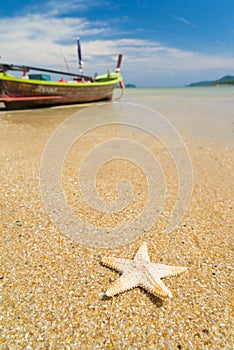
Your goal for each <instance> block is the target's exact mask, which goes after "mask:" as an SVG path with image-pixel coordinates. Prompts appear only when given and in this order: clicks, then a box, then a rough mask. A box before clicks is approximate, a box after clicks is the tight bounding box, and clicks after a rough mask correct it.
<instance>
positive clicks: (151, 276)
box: [102, 242, 187, 299]
mask: <svg viewBox="0 0 234 350" xmlns="http://www.w3.org/2000/svg"><path fill="white" fill-rule="evenodd" d="M102 264H104V265H106V266H108V267H110V268H112V269H115V270H117V271H119V272H121V273H122V276H121V277H120V278H119V279H117V280H116V281H115V282H113V283H112V284H111V286H110V287H109V288H108V289H107V291H106V295H107V296H110V297H112V296H114V295H116V294H119V293H122V292H125V291H127V290H129V289H132V288H135V287H138V286H139V287H142V288H144V289H146V290H147V291H148V292H150V293H152V294H154V295H155V296H157V297H159V298H161V299H166V298H172V294H171V292H170V291H169V289H168V288H167V287H166V286H165V284H164V283H163V282H162V281H161V278H164V277H169V276H177V275H180V274H181V273H183V272H185V271H186V270H187V268H186V267H180V266H169V265H163V264H154V263H152V262H150V259H149V255H148V249H147V243H145V242H144V243H143V244H142V245H141V246H140V248H139V249H138V251H137V253H136V255H135V257H134V259H133V260H129V259H119V258H111V257H104V258H102Z"/></svg>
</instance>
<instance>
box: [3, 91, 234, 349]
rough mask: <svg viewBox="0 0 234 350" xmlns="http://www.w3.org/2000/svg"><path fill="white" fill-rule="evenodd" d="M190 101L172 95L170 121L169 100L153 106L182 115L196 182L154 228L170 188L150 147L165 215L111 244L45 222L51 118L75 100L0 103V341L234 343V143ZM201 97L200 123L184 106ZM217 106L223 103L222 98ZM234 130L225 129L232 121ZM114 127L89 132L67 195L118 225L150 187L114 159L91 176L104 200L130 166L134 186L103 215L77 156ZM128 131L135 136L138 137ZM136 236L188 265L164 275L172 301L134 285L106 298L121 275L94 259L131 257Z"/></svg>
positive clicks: (19, 344) (55, 121) (158, 258)
mask: <svg viewBox="0 0 234 350" xmlns="http://www.w3.org/2000/svg"><path fill="white" fill-rule="evenodd" d="M130 94H131V93H130ZM125 99H127V97H125ZM130 99H131V96H130ZM186 103H187V101H185V102H184V103H183V102H182V100H180V103H179V104H178V101H177V108H176V111H177V116H180V117H178V118H177V119H173V118H174V114H172V111H173V110H175V106H174V105H173V106H172V105H168V104H166V105H165V106H163V104H161V105H160V103H158V109H160V112H161V113H165V114H167V116H169V117H170V116H171V121H172V122H174V123H175V125H176V123H178V124H177V126H178V129H179V130H180V132H181V134H182V136H183V138H184V140H185V142H186V145H187V147H188V150H189V154H190V157H191V160H192V164H193V171H194V189H193V195H192V199H191V203H190V205H189V207H188V210H187V212H186V215H185V217H184V218H183V220H182V221H181V223H180V224H179V226H178V228H177V229H175V230H173V232H172V233H165V232H162V231H163V229H164V228H165V224H166V222H167V220H168V216H169V213H170V212H171V210H172V207H173V204H174V202H175V198H176V190H177V187H176V186H175V184H174V182H175V177H174V172H175V169H174V168H173V165H172V163H171V161H170V160H169V159H168V158H167V157H166V156H165V157H164V156H163V151H162V152H161V149H160V146H159V145H157V144H154V146H153V147H152V151H155V152H156V153H157V152H158V150H160V151H159V152H158V153H159V157H160V155H161V162H162V163H163V162H164V164H163V166H164V169H167V170H169V172H168V171H167V175H166V180H167V183H168V196H167V200H166V203H165V208H164V209H163V213H162V215H161V216H160V219H159V220H158V222H157V223H156V224H155V226H154V227H153V228H152V229H150V230H148V231H147V232H146V233H145V234H144V235H142V236H140V237H139V238H138V239H136V240H135V241H134V242H131V243H129V244H126V245H124V246H121V247H116V248H113V249H108V250H105V249H95V248H92V247H88V246H85V245H81V244H79V242H75V241H72V240H70V239H68V238H67V237H66V236H64V235H63V234H62V233H61V232H60V231H59V230H58V228H57V227H56V226H55V225H53V224H52V222H51V221H50V218H49V216H48V215H47V213H46V211H45V209H44V207H43V203H42V200H41V197H40V186H39V180H40V173H39V169H40V161H41V157H42V152H43V149H44V147H45V145H46V143H47V141H48V139H49V137H50V135H51V133H52V132H53V130H54V129H55V127H57V126H58V125H59V124H60V123H61V122H62V121H63V120H65V119H66V118H67V117H69V116H70V115H71V114H72V113H73V112H76V111H78V110H79V107H77V106H73V107H64V108H63V107H60V108H50V109H40V110H36V111H35V110H34V111H21V112H20V111H15V112H5V111H1V112H0V162H1V169H0V181H1V187H0V198H1V202H0V205H1V217H0V219H1V222H0V223H1V264H0V282H1V312H0V320H1V321H0V348H1V349H14V350H18V349H27V350H29V349H33V350H34V349H41V350H42V349H59V350H60V349H87V350H89V349H139V350H140V349H141V350H143V349H152V350H153V349H159V350H163V349H165V350H166V349H170V350H171V349H183V350H186V349H189V350H190V349H225V350H228V349H230V350H231V349H233V348H234V335H233V329H234V327H233V326H234V324H233V319H234V318H233V304H234V303H233V302H234V299H233V202H232V200H233V159H232V152H233V142H231V140H230V139H229V138H228V136H227V137H226V136H225V135H223V138H222V139H220V140H217V138H216V137H210V135H208V134H207V133H203V135H202V134H201V133H199V130H198V129H199V128H201V124H200V123H202V120H203V121H204V125H206V114H207V109H206V108H204V105H202V102H201V101H199V99H197V100H196V102H194V101H192V102H191V101H190V103H189V104H188V103H187V104H186ZM230 103H231V102H230V101H229V104H230ZM232 104H233V106H232V107H233V109H232V110H234V102H232ZM198 106H199V108H200V109H199V111H200V112H199V115H200V119H199V124H196V123H193V122H192V121H191V123H190V124H188V122H187V121H186V118H185V114H186V115H187V114H192V117H194V118H195V114H194V111H195V110H197V108H198ZM217 106H218V107H219V108H220V110H222V109H221V107H220V106H221V105H220V104H219V101H218V100H216V106H215V105H212V106H211V107H210V108H211V109H210V111H209V112H211V110H213V111H215V110H217V109H216V108H215V107H217ZM185 112H186V113H185ZM202 113H203V114H202ZM222 113H223V114H225V113H227V111H226V110H225V108H223V110H222ZM183 118H184V119H183ZM191 120H192V119H191ZM221 124H222V123H221ZM222 127H223V126H222ZM194 128H195V130H194ZM230 128H232V130H231V132H232V133H233V125H231V123H230ZM213 129H214V130H216V131H217V133H219V132H220V129H219V130H217V129H215V127H214V126H213ZM191 130H193V131H192V132H191ZM223 130H225V127H224V128H223V129H222V132H223V133H224V131H223ZM196 131H197V134H196ZM128 132H129V133H131V130H130V131H128ZM117 134H118V130H116V129H113V128H109V129H108V127H107V128H106V129H105V128H104V129H103V130H102V132H101V133H99V134H98V131H97V134H96V135H95V134H94V133H92V134H91V135H89V134H88V135H86V136H85V137H84V138H83V141H82V140H81V142H80V143H79V145H78V146H77V147H74V149H73V150H71V154H70V155H68V159H67V160H66V162H65V164H64V177H63V184H64V189H65V190H66V191H67V199H68V202H69V204H70V205H71V207H72V208H73V210H74V211H75V212H76V214H77V215H80V216H81V217H82V218H83V220H91V221H92V223H93V224H96V225H97V226H100V227H102V226H105V225H106V223H108V222H109V223H110V224H111V225H121V223H122V220H123V221H124V220H126V217H129V215H130V214H131V213H132V215H135V214H136V213H137V211H138V209H139V208H141V206H142V205H143V204H144V202H145V198H146V196H147V191H146V183H145V182H144V177H143V175H142V173H141V172H140V171H139V170H138V169H137V168H136V167H134V166H132V165H131V164H125V163H121V161H116V163H114V162H113V164H112V166H111V165H110V164H107V166H106V167H105V168H104V170H103V171H100V174H99V183H98V185H97V186H98V188H99V190H100V195H101V196H103V198H104V199H106V200H108V199H109V200H110V198H113V197H114V196H115V195H116V193H115V192H114V191H113V190H112V181H116V173H118V176H120V177H121V176H124V175H125V176H127V177H128V179H129V180H130V181H132V183H133V187H134V191H136V193H138V194H139V196H138V197H137V196H136V198H135V201H134V203H132V204H131V206H130V209H128V210H127V211H126V212H124V213H123V214H121V213H120V216H119V218H118V217H116V215H110V218H109V219H108V217H107V215H104V216H103V215H100V213H98V212H95V211H92V210H89V209H88V206H87V205H85V204H84V203H83V204H82V199H81V195H80V193H79V189H78V185H77V183H76V181H77V178H76V177H77V172H78V170H77V163H79V159H81V158H82V156H84V155H85V153H86V152H87V149H88V147H89V145H90V142H93V140H94V139H95V138H96V139H98V140H99V141H100V140H101V141H102V140H105V139H106V138H108V137H109V136H110V135H112V136H117ZM227 134H228V135H229V134H230V129H229V128H228V130H227ZM130 136H131V137H133V135H130ZM134 137H136V138H138V139H139V140H142V138H143V137H144V135H143V136H142V135H135V136H134ZM128 165H129V168H128ZM123 169H124V172H123V171H122V170H123ZM126 169H127V170H126ZM170 169H171V171H170ZM173 169H174V170H173ZM108 220H109V221H108ZM156 231H157V233H155V232H156ZM142 241H146V242H148V247H149V255H150V258H151V261H153V262H156V263H157V262H162V263H165V264H170V265H179V266H186V267H188V272H187V273H185V274H183V275H181V276H178V277H172V278H169V279H165V280H164V282H165V284H166V285H167V286H168V287H169V289H170V290H171V292H172V294H173V299H170V300H165V301H161V300H160V299H158V298H156V297H154V296H152V295H150V294H149V293H147V292H145V291H144V290H143V289H141V288H135V289H133V290H131V291H128V292H125V293H123V294H121V295H117V296H116V297H114V299H113V300H112V299H109V298H106V297H105V296H104V293H105V291H106V289H107V288H108V286H109V285H110V283H111V282H112V281H114V280H115V279H116V278H118V277H119V274H118V273H117V272H114V271H112V270H110V269H108V268H106V267H104V266H102V265H100V261H101V257H102V256H103V255H110V256H116V257H125V258H130V259H131V258H133V256H134V254H135V252H136V250H137V249H138V247H139V246H140V244H141V242H142Z"/></svg>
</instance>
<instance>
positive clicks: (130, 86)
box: [125, 84, 136, 88]
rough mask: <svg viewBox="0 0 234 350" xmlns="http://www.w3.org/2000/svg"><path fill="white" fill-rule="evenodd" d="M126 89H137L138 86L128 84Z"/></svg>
mask: <svg viewBox="0 0 234 350" xmlns="http://www.w3.org/2000/svg"><path fill="white" fill-rule="evenodd" d="M125 87H126V88H136V85H134V84H126V85H125Z"/></svg>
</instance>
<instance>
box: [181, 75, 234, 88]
mask: <svg viewBox="0 0 234 350" xmlns="http://www.w3.org/2000/svg"><path fill="white" fill-rule="evenodd" d="M218 85H234V76H232V75H225V76H224V77H222V78H220V79H218V80H210V81H199V82H197V83H191V84H189V85H187V86H218Z"/></svg>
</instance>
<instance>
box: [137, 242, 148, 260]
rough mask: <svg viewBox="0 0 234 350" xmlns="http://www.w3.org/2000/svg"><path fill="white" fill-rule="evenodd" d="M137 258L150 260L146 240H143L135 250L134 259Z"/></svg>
mask: <svg viewBox="0 0 234 350" xmlns="http://www.w3.org/2000/svg"><path fill="white" fill-rule="evenodd" d="M137 259H141V260H146V261H150V259H149V254H148V249H147V243H146V242H144V243H143V244H142V245H141V246H140V248H139V249H138V251H137V252H136V255H135V257H134V260H137Z"/></svg>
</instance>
